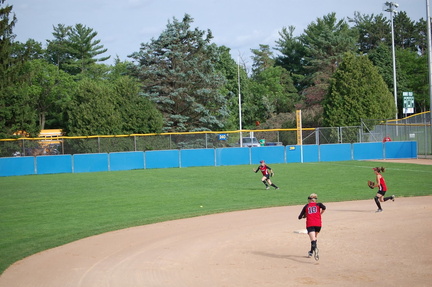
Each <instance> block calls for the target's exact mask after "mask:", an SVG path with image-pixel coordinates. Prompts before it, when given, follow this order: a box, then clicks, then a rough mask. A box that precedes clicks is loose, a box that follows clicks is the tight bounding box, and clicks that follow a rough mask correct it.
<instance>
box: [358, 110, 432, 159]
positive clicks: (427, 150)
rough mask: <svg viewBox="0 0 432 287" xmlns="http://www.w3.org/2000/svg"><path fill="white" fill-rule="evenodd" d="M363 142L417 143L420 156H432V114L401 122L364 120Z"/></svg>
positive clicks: (416, 115) (420, 115)
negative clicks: (391, 141)
mask: <svg viewBox="0 0 432 287" xmlns="http://www.w3.org/2000/svg"><path fill="white" fill-rule="evenodd" d="M362 131H363V133H362V139H361V140H362V142H379V141H386V140H393V141H417V148H418V151H417V153H418V155H419V156H424V157H429V156H430V155H431V154H432V122H431V113H430V112H424V113H419V114H415V115H412V116H409V117H406V118H403V119H399V120H382V119H381V120H380V119H378V120H373V119H367V120H362Z"/></svg>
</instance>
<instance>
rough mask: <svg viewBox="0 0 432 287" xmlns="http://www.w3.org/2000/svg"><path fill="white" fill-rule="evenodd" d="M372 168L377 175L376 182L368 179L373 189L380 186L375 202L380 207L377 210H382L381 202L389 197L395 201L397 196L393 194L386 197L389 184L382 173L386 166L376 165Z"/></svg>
mask: <svg viewBox="0 0 432 287" xmlns="http://www.w3.org/2000/svg"><path fill="white" fill-rule="evenodd" d="M372 170H373V171H374V173H375V175H376V183H375V182H373V181H370V180H368V186H369V187H370V188H371V189H374V188H375V187H378V192H377V194H376V195H375V197H374V200H375V203H376V205H377V207H378V209H377V211H376V212H382V207H381V202H384V201H387V200H389V199H391V200H392V201H394V200H395V196H394V195H392V196H387V197H384V196H385V194H386V192H387V184H386V181H385V179H384V177H383V176H382V173H383V172H384V171H385V168H384V167H374V168H372Z"/></svg>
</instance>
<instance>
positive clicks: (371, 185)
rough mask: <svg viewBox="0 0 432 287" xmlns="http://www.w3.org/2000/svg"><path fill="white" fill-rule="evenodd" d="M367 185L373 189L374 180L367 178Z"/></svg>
mask: <svg viewBox="0 0 432 287" xmlns="http://www.w3.org/2000/svg"><path fill="white" fill-rule="evenodd" d="M367 185H368V186H369V188H370V189H374V187H375V182H373V181H370V180H368V183H367Z"/></svg>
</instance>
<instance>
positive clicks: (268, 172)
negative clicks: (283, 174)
mask: <svg viewBox="0 0 432 287" xmlns="http://www.w3.org/2000/svg"><path fill="white" fill-rule="evenodd" d="M252 170H253V171H254V172H255V173H257V172H258V171H261V173H262V175H263V176H262V178H261V181H262V182H263V183H264V185H265V187H266V189H269V188H270V186H273V187H274V188H275V189H279V187H277V186H276V185H275V184H274V183H273V182H272V181H271V179H270V177H272V176H273V175H274V172H273V170H272V169H271V168H270V167H269V166H268V165H266V163H265V161H263V160H262V161H260V165H259V166H258V167H257V168H256V169H252Z"/></svg>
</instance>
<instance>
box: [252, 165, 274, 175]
mask: <svg viewBox="0 0 432 287" xmlns="http://www.w3.org/2000/svg"><path fill="white" fill-rule="evenodd" d="M258 170H260V171H261V173H262V174H263V175H268V174H269V170H271V168H270V167H269V166H267V165H264V166H262V165H260V166H259V167H258V168H257V169H256V171H255V172H258Z"/></svg>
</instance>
